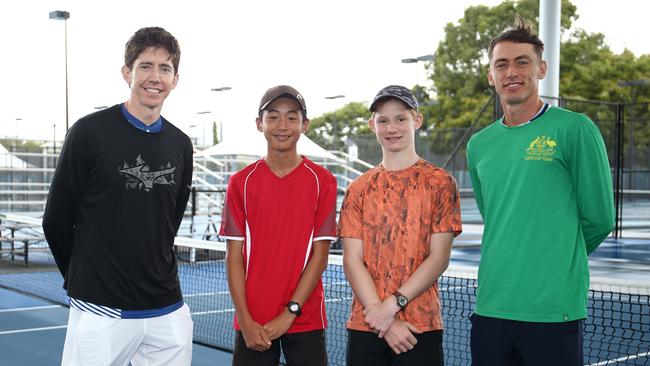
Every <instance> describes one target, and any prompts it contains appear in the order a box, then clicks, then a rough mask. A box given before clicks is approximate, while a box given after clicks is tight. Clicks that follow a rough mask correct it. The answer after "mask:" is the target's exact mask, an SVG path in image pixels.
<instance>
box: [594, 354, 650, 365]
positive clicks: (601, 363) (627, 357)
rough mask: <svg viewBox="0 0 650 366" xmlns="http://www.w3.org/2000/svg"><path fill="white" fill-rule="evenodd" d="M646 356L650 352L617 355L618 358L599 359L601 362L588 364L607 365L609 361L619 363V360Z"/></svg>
mask: <svg viewBox="0 0 650 366" xmlns="http://www.w3.org/2000/svg"><path fill="white" fill-rule="evenodd" d="M648 356H650V352H643V353H637V354H636V355H630V356H623V357H619V358H617V359H614V360H607V361H601V362H598V363H592V364H589V365H588V366H602V365H609V364H611V363H619V362H621V361H630V360H634V359H637V358H641V357H648Z"/></svg>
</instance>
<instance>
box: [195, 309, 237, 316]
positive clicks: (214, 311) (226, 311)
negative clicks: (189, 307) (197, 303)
mask: <svg viewBox="0 0 650 366" xmlns="http://www.w3.org/2000/svg"><path fill="white" fill-rule="evenodd" d="M234 311H235V309H221V310H210V311H197V312H195V313H191V315H210V314H222V313H232V312H234Z"/></svg>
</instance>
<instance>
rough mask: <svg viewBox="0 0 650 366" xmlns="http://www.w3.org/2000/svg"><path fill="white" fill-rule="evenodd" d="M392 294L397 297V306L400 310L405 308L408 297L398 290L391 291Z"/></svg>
mask: <svg viewBox="0 0 650 366" xmlns="http://www.w3.org/2000/svg"><path fill="white" fill-rule="evenodd" d="M393 296H395V299H397V306H399V309H400V310H404V309H406V305H408V303H409V299H408V297H406V296H404V295H403V294H402V293H401V292H399V291H395V292H393Z"/></svg>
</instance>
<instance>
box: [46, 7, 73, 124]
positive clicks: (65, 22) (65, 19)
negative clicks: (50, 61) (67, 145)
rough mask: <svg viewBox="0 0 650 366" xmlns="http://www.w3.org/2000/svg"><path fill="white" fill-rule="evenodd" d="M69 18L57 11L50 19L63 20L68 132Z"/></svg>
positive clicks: (67, 13)
mask: <svg viewBox="0 0 650 366" xmlns="http://www.w3.org/2000/svg"><path fill="white" fill-rule="evenodd" d="M68 18H70V13H69V12H67V11H64V10H55V11H51V12H50V19H54V20H63V30H64V32H63V42H64V53H65V131H66V132H68V129H69V128H70V125H69V122H68V121H69V113H68Z"/></svg>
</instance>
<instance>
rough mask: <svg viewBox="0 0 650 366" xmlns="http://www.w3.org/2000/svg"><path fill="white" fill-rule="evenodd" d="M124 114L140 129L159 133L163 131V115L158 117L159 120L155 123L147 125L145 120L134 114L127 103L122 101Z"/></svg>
mask: <svg viewBox="0 0 650 366" xmlns="http://www.w3.org/2000/svg"><path fill="white" fill-rule="evenodd" d="M121 107H122V114H123V115H124V118H126V120H127V121H129V123H130V124H131V125H132V126H133V127H135V128H137V129H138V130H141V131H144V132H148V133H158V132H160V131H162V129H163V122H162V117H158V120H156V122H154V123H153V124H150V125H146V124H145V123H144V122H142V121H140V120H139V119H138V118H137V117H136V116H134V115H132V114H131V113H130V112H129V111H128V110H127V109H126V105H125V104H124V103H122V105H121Z"/></svg>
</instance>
